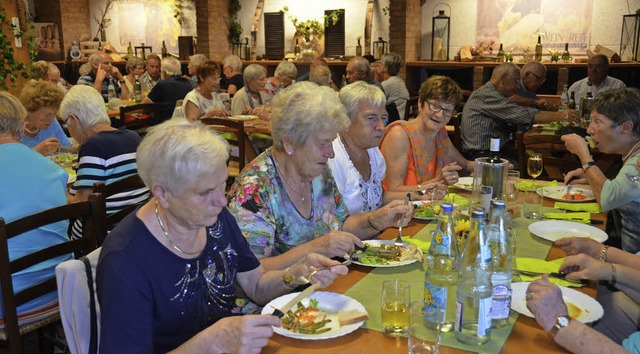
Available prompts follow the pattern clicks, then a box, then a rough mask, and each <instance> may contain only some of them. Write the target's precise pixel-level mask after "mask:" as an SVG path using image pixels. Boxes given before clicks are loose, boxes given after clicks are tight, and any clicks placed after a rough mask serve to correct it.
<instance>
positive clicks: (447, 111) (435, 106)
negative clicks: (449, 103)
mask: <svg viewBox="0 0 640 354" xmlns="http://www.w3.org/2000/svg"><path fill="white" fill-rule="evenodd" d="M427 104H428V105H429V109H430V110H431V111H433V113H438V112H440V111H442V113H443V114H444V115H445V116H446V117H452V116H453V115H454V114H456V111H455V109H444V108H442V106H440V105H439V104H437V103H434V102H431V101H427Z"/></svg>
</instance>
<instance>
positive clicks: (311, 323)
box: [262, 291, 368, 340]
mask: <svg viewBox="0 0 640 354" xmlns="http://www.w3.org/2000/svg"><path fill="white" fill-rule="evenodd" d="M298 294H299V293H292V294H287V295H283V296H280V297H279V298H277V299H274V300H272V301H271V302H269V303H268V304H267V305H265V307H264V308H262V314H263V315H270V314H272V313H273V311H274V310H275V309H279V308H281V307H282V306H284V305H285V304H287V302H289V301H290V300H291V299H293V298H294V297H295V296H296V295H298ZM367 318H368V315H367V310H366V309H365V308H364V306H362V304H361V303H360V302H358V301H357V300H354V299H352V298H350V297H348V296H346V295H342V294H336V293H331V292H326V291H316V292H313V293H311V295H309V296H308V297H306V298H304V299H302V300H300V302H299V303H298V305H296V306H295V307H294V308H293V309H291V310H289V311H287V313H286V314H285V316H284V317H282V327H273V330H274V332H276V333H278V334H280V335H282V336H285V337H289V338H296V339H304V340H319V339H329V338H336V337H340V336H344V335H345V334H349V333H351V332H353V331H355V330H356V329H358V328H360V326H362V324H363V323H364V321H365V320H366V319H367Z"/></svg>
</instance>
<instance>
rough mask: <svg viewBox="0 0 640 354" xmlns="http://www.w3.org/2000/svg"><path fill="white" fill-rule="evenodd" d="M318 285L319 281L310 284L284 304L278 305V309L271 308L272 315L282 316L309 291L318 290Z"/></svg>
mask: <svg viewBox="0 0 640 354" xmlns="http://www.w3.org/2000/svg"><path fill="white" fill-rule="evenodd" d="M319 287H320V283H315V284H311V286H310V287H308V288H306V289H304V290H303V291H302V292H300V294H298V295H296V296H295V297H294V298H293V299H291V300H290V301H289V302H287V303H286V304H284V306H282V307H280V308H279V309H275V310H273V313H272V315H274V316H277V317H278V318H282V317H284V315H285V314H286V313H287V312H288V311H289V310H291V309H292V308H293V307H294V306H296V305H297V304H298V302H300V300H302V299H304V298H305V297H307V296H309V295H311V293H312V292H314V291H316V290H318V288H319Z"/></svg>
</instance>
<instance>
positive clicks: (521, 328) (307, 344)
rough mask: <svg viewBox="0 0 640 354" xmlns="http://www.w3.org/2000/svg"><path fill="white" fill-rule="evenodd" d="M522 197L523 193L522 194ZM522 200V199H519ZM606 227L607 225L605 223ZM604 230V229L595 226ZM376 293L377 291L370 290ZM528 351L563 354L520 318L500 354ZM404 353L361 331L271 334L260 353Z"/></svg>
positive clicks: (359, 272) (400, 345)
mask: <svg viewBox="0 0 640 354" xmlns="http://www.w3.org/2000/svg"><path fill="white" fill-rule="evenodd" d="M521 194H522V193H521ZM521 197H522V196H521ZM521 199H522V198H521ZM553 203H554V202H553V201H551V200H548V199H547V198H545V199H544V205H545V206H553ZM592 218H593V219H595V220H602V221H606V214H604V213H599V214H593V215H592ZM605 224H606V222H605ZM424 227H425V224H424V223H422V222H418V221H416V220H412V221H411V223H409V225H408V226H407V227H405V228H403V234H405V235H410V236H413V235H415V234H416V233H417V232H418V231H420V230H422V228H424ZM598 227H599V228H601V229H604V225H601V226H598ZM396 235H397V230H396V229H387V230H386V231H385V232H384V233H383V234H382V235H381V236H380V238H382V239H394V238H395V237H396ZM564 256H565V253H564V251H562V250H561V249H559V248H557V247H555V246H553V247H552V248H551V249H550V251H549V254H548V255H547V260H554V259H558V258H561V257H564ZM371 269H372V268H370V267H363V266H359V265H354V264H352V265H350V266H349V274H347V275H346V276H343V277H339V278H338V279H336V281H335V282H334V283H333V284H331V285H330V286H328V287H327V288H325V289H323V291H332V292H336V293H340V294H342V293H344V292H345V291H347V290H348V289H349V288H351V287H352V286H353V285H354V284H356V283H357V282H358V281H360V280H361V279H362V278H364V276H366V275H367V274H368V273H369V272H370V271H371ZM580 290H581V291H583V292H585V293H586V294H588V295H590V296H592V297H595V295H596V290H595V283H593V282H592V283H591V284H590V286H589V287H586V288H582V289H580ZM372 291H379V289H372ZM478 350H482V346H478ZM527 351H531V352H534V353H536V354H540V353H566V352H567V351H566V350H564V349H563V348H562V347H560V346H558V345H556V344H555V343H554V342H553V341H552V340H551V339H550V338H549V337H548V336H547V334H546V333H545V332H544V331H543V330H542V329H541V328H540V327H539V326H538V324H537V323H536V321H535V320H534V319H533V318H529V317H526V316H519V317H518V320H517V321H516V323H515V325H514V327H513V330H512V331H511V333H510V335H509V338H508V339H507V341H506V343H505V344H504V346H503V347H502V350H501V353H525V352H527ZM301 352H304V353H331V354H335V353H349V354H355V353H385V354H388V353H407V352H408V348H407V338H406V337H401V336H393V335H388V334H384V333H382V332H378V331H375V330H371V329H364V328H360V329H358V330H356V331H354V332H352V333H350V334H348V335H345V336H342V337H338V338H333V339H326V340H318V341H312V340H309V341H305V340H297V339H292V338H287V337H283V336H280V335H278V334H274V335H273V336H272V337H271V339H269V344H268V345H267V346H266V347H265V348H264V349H263V350H262V353H301ZM440 352H441V353H445V354H446V353H467V352H466V351H464V350H460V349H455V348H450V347H440Z"/></svg>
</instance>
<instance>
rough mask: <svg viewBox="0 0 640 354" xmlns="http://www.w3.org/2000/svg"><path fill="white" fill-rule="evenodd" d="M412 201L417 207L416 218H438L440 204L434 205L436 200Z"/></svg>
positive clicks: (414, 215)
mask: <svg viewBox="0 0 640 354" xmlns="http://www.w3.org/2000/svg"><path fill="white" fill-rule="evenodd" d="M411 203H413V207H414V208H415V213H413V218H414V219H417V220H426V221H429V220H435V219H437V218H438V214H439V213H440V206H439V205H434V202H432V201H427V200H415V201H413V202H411ZM432 205H433V207H432Z"/></svg>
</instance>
